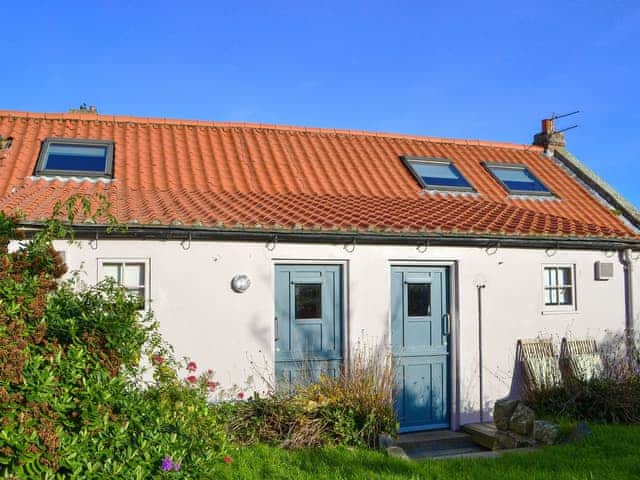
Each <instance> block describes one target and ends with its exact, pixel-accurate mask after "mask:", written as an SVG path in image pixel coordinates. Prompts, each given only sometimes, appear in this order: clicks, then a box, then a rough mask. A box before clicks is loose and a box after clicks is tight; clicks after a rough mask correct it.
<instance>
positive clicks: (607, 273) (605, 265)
mask: <svg viewBox="0 0 640 480" xmlns="http://www.w3.org/2000/svg"><path fill="white" fill-rule="evenodd" d="M595 271H596V280H609V279H610V278H613V263H611V262H596V263H595Z"/></svg>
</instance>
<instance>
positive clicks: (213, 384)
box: [207, 382, 220, 392]
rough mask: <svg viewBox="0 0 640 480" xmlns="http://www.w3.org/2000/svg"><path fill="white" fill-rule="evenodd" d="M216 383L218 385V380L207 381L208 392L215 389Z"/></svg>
mask: <svg viewBox="0 0 640 480" xmlns="http://www.w3.org/2000/svg"><path fill="white" fill-rule="evenodd" d="M218 385H220V383H218V382H208V383H207V387H209V391H210V392H213V391H215V389H216V388H218Z"/></svg>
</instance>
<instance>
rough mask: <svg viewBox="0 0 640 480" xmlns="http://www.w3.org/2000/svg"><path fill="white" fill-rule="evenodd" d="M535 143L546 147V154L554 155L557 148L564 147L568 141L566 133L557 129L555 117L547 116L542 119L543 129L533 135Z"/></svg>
mask: <svg viewBox="0 0 640 480" xmlns="http://www.w3.org/2000/svg"><path fill="white" fill-rule="evenodd" d="M533 144H534V145H538V146H539V147H542V148H544V154H545V155H547V156H548V157H552V156H553V152H554V151H555V149H556V148H558V147H564V146H565V144H566V142H565V140H564V133H562V132H556V131H555V127H554V125H553V118H545V119H543V120H542V130H541V131H540V133H536V134H535V135H534V137H533Z"/></svg>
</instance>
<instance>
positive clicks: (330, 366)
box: [275, 265, 342, 386]
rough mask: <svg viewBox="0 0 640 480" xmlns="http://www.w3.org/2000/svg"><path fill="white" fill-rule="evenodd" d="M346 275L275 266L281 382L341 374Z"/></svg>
mask: <svg viewBox="0 0 640 480" xmlns="http://www.w3.org/2000/svg"><path fill="white" fill-rule="evenodd" d="M341 276H342V272H341V268H340V266H337V265H278V266H276V285H275V290H276V299H275V301H276V318H275V350H276V355H275V357H276V365H275V366H276V368H275V370H276V382H277V383H278V384H279V385H280V386H282V384H285V385H292V384H294V383H307V382H312V381H315V380H317V378H318V376H319V375H320V374H325V375H330V376H334V377H335V376H337V375H338V374H339V373H340V367H341V365H342V278H341Z"/></svg>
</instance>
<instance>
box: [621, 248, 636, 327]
mask: <svg viewBox="0 0 640 480" xmlns="http://www.w3.org/2000/svg"><path fill="white" fill-rule="evenodd" d="M622 264H623V265H624V296H625V307H626V308H625V310H626V317H625V324H624V330H625V333H626V334H627V335H629V336H633V332H634V330H635V325H634V323H635V322H634V313H635V311H634V305H633V258H632V251H631V249H630V248H627V249H626V250H624V251H623V252H622Z"/></svg>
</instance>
